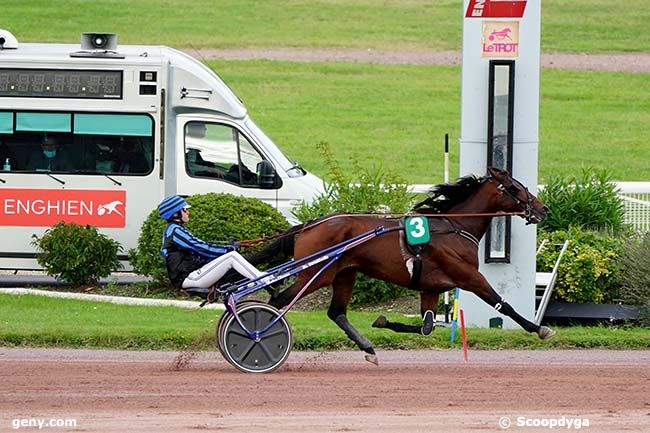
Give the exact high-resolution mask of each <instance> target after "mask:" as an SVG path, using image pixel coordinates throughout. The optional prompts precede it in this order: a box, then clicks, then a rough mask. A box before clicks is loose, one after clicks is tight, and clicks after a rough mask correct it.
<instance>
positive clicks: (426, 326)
mask: <svg viewBox="0 0 650 433" xmlns="http://www.w3.org/2000/svg"><path fill="white" fill-rule="evenodd" d="M422 322H423V323H422V328H421V329H420V332H421V333H422V335H424V336H425V337H427V336H429V335H431V333H432V332H433V330H434V329H436V321H435V319H434V316H433V312H432V311H431V310H427V311H426V312H425V313H424V317H423V318H422Z"/></svg>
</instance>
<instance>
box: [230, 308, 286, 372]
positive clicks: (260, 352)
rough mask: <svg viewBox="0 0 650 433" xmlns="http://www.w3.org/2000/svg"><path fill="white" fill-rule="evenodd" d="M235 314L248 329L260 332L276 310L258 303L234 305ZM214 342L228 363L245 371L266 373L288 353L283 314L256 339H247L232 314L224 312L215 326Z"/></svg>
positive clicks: (281, 362) (275, 313) (277, 313)
mask: <svg viewBox="0 0 650 433" xmlns="http://www.w3.org/2000/svg"><path fill="white" fill-rule="evenodd" d="M237 315H238V316H239V318H240V320H241V321H242V323H243V324H244V326H245V327H246V328H247V329H248V330H249V331H251V332H253V331H261V330H262V329H263V328H264V327H265V326H266V325H268V324H269V323H271V322H272V321H273V320H274V319H275V318H276V317H278V316H279V315H280V312H279V311H278V310H276V309H275V308H273V307H272V306H270V305H267V304H263V303H261V302H247V303H244V304H243V305H241V306H239V305H238V306H237ZM218 333H219V335H218V341H219V343H223V344H222V345H221V346H220V349H221V351H222V353H223V354H224V357H225V358H226V360H228V362H230V363H231V364H232V365H234V366H235V367H236V368H238V369H239V370H241V371H245V372H247V373H268V372H270V371H273V370H275V369H276V368H278V367H280V366H281V365H282V364H283V363H284V361H286V359H287V357H288V356H289V352H291V342H292V341H291V339H292V335H291V327H290V326H289V324H288V323H287V321H286V320H285V318H284V317H282V318H281V319H280V320H278V321H277V322H276V323H275V325H273V326H272V327H271V328H270V329H269V330H268V331H266V332H265V333H264V334H263V335H261V336H260V337H259V338H258V339H257V341H256V340H254V339H251V338H250V337H249V336H248V334H247V333H246V332H245V331H244V330H243V329H242V327H241V326H239V323H238V322H237V320H236V319H235V316H234V315H232V314H226V315H225V316H224V319H223V322H222V323H221V324H220V326H219V328H218Z"/></svg>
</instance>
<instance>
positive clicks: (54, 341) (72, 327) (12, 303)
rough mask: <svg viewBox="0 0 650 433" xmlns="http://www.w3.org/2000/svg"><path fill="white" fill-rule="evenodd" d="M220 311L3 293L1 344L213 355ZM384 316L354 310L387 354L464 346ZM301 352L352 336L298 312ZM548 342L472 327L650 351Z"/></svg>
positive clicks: (576, 334) (506, 344)
mask: <svg viewBox="0 0 650 433" xmlns="http://www.w3.org/2000/svg"><path fill="white" fill-rule="evenodd" d="M218 314H219V313H218V312H215V311H213V310H212V311H211V310H185V309H180V308H175V307H142V306H125V305H115V304H108V303H103V302H90V301H80V300H69V299H53V298H45V297H41V296H34V295H25V296H12V295H0V346H41V347H75V348H81V347H84V348H86V347H96V348H112V349H138V350H146V349H159V350H181V349H185V348H186V347H188V345H191V347H196V348H202V349H205V350H213V349H214V343H213V335H214V329H215V326H216V322H217V319H218ZM377 314H378V313H376V312H351V313H350V314H349V318H350V321H351V322H352V323H353V324H354V325H355V326H356V327H357V328H358V329H359V331H360V332H361V333H362V334H364V335H366V336H367V337H368V338H370V340H371V341H373V343H374V344H375V347H378V348H385V349H398V348H399V349H416V348H450V347H459V344H460V343H459V340H460V338H458V339H457V342H456V343H454V344H452V343H450V342H449V332H450V330H449V329H448V328H447V329H445V328H441V329H437V330H436V331H435V332H434V334H433V335H432V336H430V337H422V336H419V335H407V334H396V333H393V332H391V331H386V330H379V329H373V328H371V327H370V324H371V323H372V321H373V320H374V319H375V318H376V317H377ZM388 317H389V319H393V320H395V319H397V320H401V321H405V322H410V323H417V321H418V319H416V318H405V317H403V316H401V315H397V314H389V315H388ZM288 320H289V323H290V324H291V326H292V329H293V331H294V349H296V350H338V349H346V348H347V349H352V348H353V346H352V344H351V343H350V342H349V340H348V339H347V337H346V336H345V335H344V333H343V332H342V331H341V330H340V329H338V328H337V327H336V325H334V323H332V322H331V321H330V320H329V319H328V318H327V315H326V314H325V312H324V311H315V312H298V311H296V312H294V311H292V312H290V313H289V316H288ZM558 331H559V332H558V334H557V335H556V336H555V337H554V338H553V339H552V340H550V341H548V342H541V341H539V340H538V339H537V337H536V336H534V335H530V334H528V333H526V332H524V331H522V330H495V329H474V328H470V329H468V344H469V346H470V347H471V348H476V349H549V348H596V347H598V348H609V349H648V348H650V330H648V329H644V328H624V329H623V328H621V329H617V328H608V327H592V328H582V327H573V328H562V329H559V330H558Z"/></svg>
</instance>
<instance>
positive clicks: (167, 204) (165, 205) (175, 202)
mask: <svg viewBox="0 0 650 433" xmlns="http://www.w3.org/2000/svg"><path fill="white" fill-rule="evenodd" d="M189 207H190V205H189V204H187V202H186V201H185V199H184V198H183V197H181V196H178V195H170V196H169V197H165V198H164V199H163V201H161V202H160V204H159V205H158V213H159V214H160V218H162V219H164V220H169V219H170V218H171V217H172V216H174V214H175V213H176V212H180V210H181V209H187V208H189Z"/></svg>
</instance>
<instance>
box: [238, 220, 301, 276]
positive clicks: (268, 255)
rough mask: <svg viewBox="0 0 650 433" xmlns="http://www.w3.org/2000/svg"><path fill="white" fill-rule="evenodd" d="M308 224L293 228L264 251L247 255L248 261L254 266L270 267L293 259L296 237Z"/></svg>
mask: <svg viewBox="0 0 650 433" xmlns="http://www.w3.org/2000/svg"><path fill="white" fill-rule="evenodd" d="M306 224H308V223H304V224H298V225H297V226H293V227H291V228H290V229H289V230H287V231H286V232H284V233H282V234H281V235H279V236H278V238H277V239H276V240H274V241H273V242H271V243H270V244H269V245H267V246H266V247H264V248H263V249H262V250H260V251H257V252H255V253H251V254H249V255H247V256H246V259H247V260H248V261H249V262H250V263H251V264H252V265H253V266H259V265H261V264H268V265H269V267H272V266H276V265H279V264H281V263H283V262H285V261H287V260H289V259H291V258H292V257H293V251H294V240H295V238H296V235H297V234H299V233H300V232H301V231H302V229H303V228H304V227H305V225H306Z"/></svg>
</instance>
